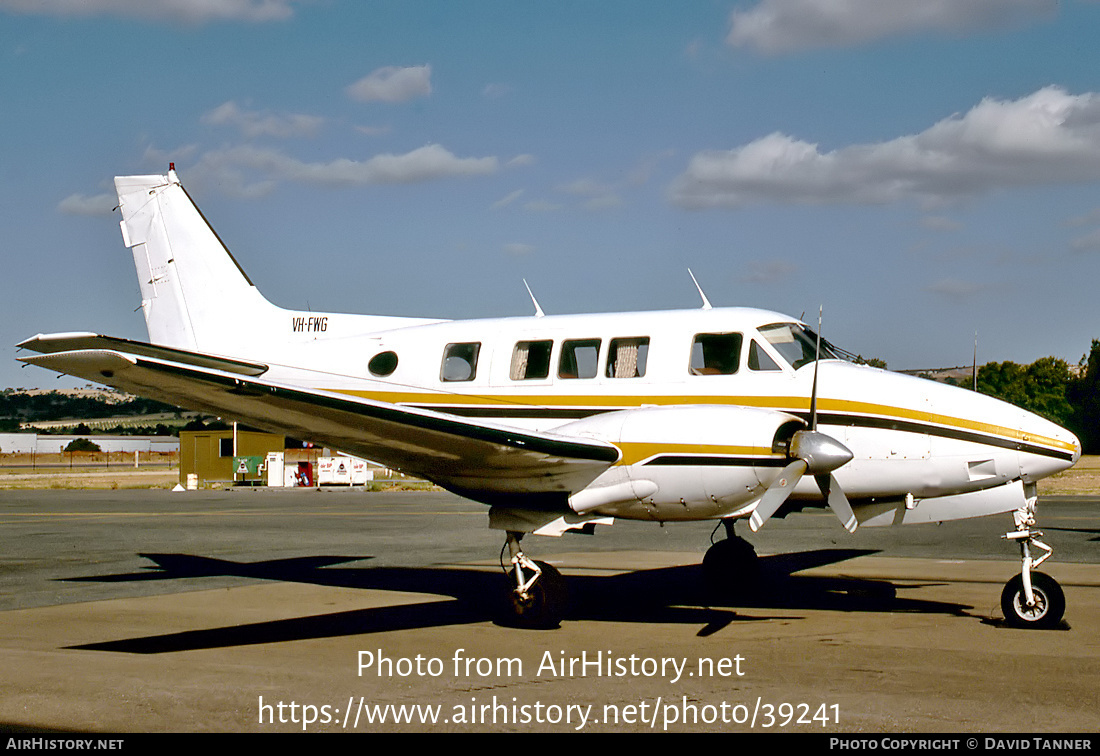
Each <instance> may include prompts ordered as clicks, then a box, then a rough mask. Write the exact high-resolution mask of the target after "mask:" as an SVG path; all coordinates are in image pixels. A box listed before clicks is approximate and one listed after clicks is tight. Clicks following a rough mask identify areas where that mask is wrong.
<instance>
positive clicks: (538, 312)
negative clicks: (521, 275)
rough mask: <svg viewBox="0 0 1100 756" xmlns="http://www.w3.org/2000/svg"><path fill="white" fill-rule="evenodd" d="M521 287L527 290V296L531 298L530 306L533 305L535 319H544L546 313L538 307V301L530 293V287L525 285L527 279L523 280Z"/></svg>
mask: <svg viewBox="0 0 1100 756" xmlns="http://www.w3.org/2000/svg"><path fill="white" fill-rule="evenodd" d="M523 285H524V287H525V288H526V289H527V296H529V297H531V304H533V305H535V317H536V318H541V317H544V316H545V315H546V313H545V312H543V311H542V308H541V307H539V301H538V300H537V299H535V295H534V293H532V291H531V287H530V286H528V285H527V279H526V278H525V279H523Z"/></svg>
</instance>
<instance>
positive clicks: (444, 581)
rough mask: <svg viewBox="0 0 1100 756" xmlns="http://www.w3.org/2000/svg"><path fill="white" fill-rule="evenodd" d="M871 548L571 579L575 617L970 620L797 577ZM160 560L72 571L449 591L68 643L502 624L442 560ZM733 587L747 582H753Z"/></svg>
mask: <svg viewBox="0 0 1100 756" xmlns="http://www.w3.org/2000/svg"><path fill="white" fill-rule="evenodd" d="M873 553H876V552H875V551H873V550H866V549H824V550H816V551H806V552H800V553H795V554H783V555H776V556H765V557H760V559H759V566H760V575H759V579H758V580H757V581H754V583H755V585H754V586H753V587H748V586H744V589H743V590H741V591H739V592H738V594H739V595H737V596H734V597H726V598H719V597H717V596H716V595H715V592H714V591H713V590H711V589H709V588H708V586H707V581H706V580H705V579H704V574H703V569H702V566H701V565H686V566H678V567H664V568H659V569H647V570H637V571H634V572H625V573H619V574H613V575H570V576H569V578H568V580H569V591H570V598H571V601H570V610H569V612H568V613H567V615H566V619H567V620H570V621H576V620H588V621H615V622H647V623H683V624H698V625H700V626H701V629H700V630H699V633H698V634H699V635H700V636H703V635H711V634H713V633H715V632H718V631H719V630H721V629H722V628H724V627H726V626H727V625H729V624H731V623H733V622H744V621H751V622H760V621H767V620H772V619H783V620H796V619H802V616H800V615H798V614H797V611H798V610H809V609H823V610H830V611H875V612H925V613H939V614H951V615H965V610H966V609H968V608H970V607H965V606H962V605H958V604H949V603H943V602H933V601H920V600H914V599H905V598H898V597H897V591H896V589H895V587H894V585H893V584H891V583H888V582H885V581H881V580H865V579H856V578H840V577H823V576H808V575H807V576H802V575H797V574H795V573H797V572H799V571H801V570H805V569H808V568H810V567H818V566H823V565H827V564H834V563H837V562H842V561H845V560H847V559H853V558H855V557H858V556H865V555H867V554H873ZM140 556H142V557H145V558H147V559H150V560H152V561H153V562H154V563H155V564H156V567H153V568H149V569H148V570H147V571H142V572H135V573H127V574H120V575H102V576H94V577H78V578H67V579H66V581H73V582H130V581H147V580H186V579H190V578H204V577H241V578H252V579H261V580H275V581H282V582H295V583H308V584H313V585H325V586H334V587H343V588H358V589H375V590H384V591H395V592H404V593H421V594H433V595H439V596H447V597H448V598H447V599H445V600H442V601H428V602H421V603H411V604H401V605H394V606H382V607H372V608H368V609H357V610H352V611H344V612H333V613H330V614H320V615H314V616H308V617H297V618H293V619H284V620H273V621H269V622H257V623H252V624H246V625H231V626H227V627H220V628H210V629H203V630H190V631H184V632H179V633H170V634H165V635H153V636H146V637H141V638H129V639H124V640H116V641H107V642H103V643H91V644H85V645H79V646H72V647H71V648H74V649H82V650H96V651H116V652H123V653H133V654H157V653H167V652H173V651H190V650H197V649H209V648H224V647H232V646H245V645H253V644H260V643H277V642H282V641H293V640H306V639H311V638H331V637H341V636H349V635H362V634H367V633H375V632H384V631H393V630H407V629H413V628H425V627H442V626H447V625H462V624H470V623H475V622H485V621H490V620H494V619H496V618H497V617H499V616H502V615H503V612H501V611H500V607H499V604H498V603H497V602H498V601H502V600H503V597H504V595H505V590H504V589H505V586H506V582H505V581H506V578H505V576H504V575H502V574H501V573H500V572H498V571H495V570H484V569H476V568H443V567H422V568H405V567H377V568H369V567H368V568H353V567H340V568H333V565H338V564H346V563H348V562H353V561H360V560H363V559H369V558H370V557H349V556H312V557H299V558H293V559H276V560H270V561H263V562H233V561H229V560H223V559H213V558H209V557H201V556H191V555H187V554H141V555H140ZM733 581H735V582H733V583H732V584H737V585H739V584H740V583H744V582H745V581H743V580H742V581H739V582H736V578H733ZM737 607H740V608H753V609H777V610H783V612H782V613H781V614H764V615H761V614H760V613H759V612H755V613H754V614H753V615H752V616H748V615H739V614H738V613H737V612H736V611H735V608H737Z"/></svg>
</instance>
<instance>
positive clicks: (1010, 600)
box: [1001, 572, 1066, 630]
mask: <svg viewBox="0 0 1100 756" xmlns="http://www.w3.org/2000/svg"><path fill="white" fill-rule="evenodd" d="M1031 592H1032V593H1033V594H1034V596H1035V606H1033V607H1029V606H1027V604H1026V602H1025V601H1024V578H1023V576H1022V575H1016V576H1014V577H1013V578H1012V579H1011V580H1009V581H1008V582H1007V583H1005V588H1004V590H1003V591H1001V611H1002V612H1004V615H1005V622H1006V623H1007V624H1008V625H1010V626H1011V627H1027V628H1036V629H1040V630H1049V629H1050V628H1053V627H1057V626H1058V624H1059V623H1060V622H1061V621H1062V615H1064V614H1065V612H1066V597H1065V594H1064V593H1062V586H1060V585H1058V581H1057V580H1055V579H1054V578H1052V577H1051V576H1050V575H1047V574H1046V573H1043V572H1033V573H1031Z"/></svg>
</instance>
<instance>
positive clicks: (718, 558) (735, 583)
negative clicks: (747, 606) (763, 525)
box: [703, 518, 760, 597]
mask: <svg viewBox="0 0 1100 756" xmlns="http://www.w3.org/2000/svg"><path fill="white" fill-rule="evenodd" d="M722 525H724V526H725V528H726V537H725V538H724V539H723V540H721V541H714V542H713V543H712V544H711V546H710V548H709V549H707V553H706V554H705V555H704V556H703V575H704V576H705V578H706V581H707V586H708V587H709V588H710V589H711V591H713V592H715V593H716V594H718V595H721V596H727V597H729V596H733V595H735V594H737V593H738V592H740V593H745V592H749V593H751V592H752V591H754V590H755V589H756V586H757V584H758V582H759V578H760V563H759V562H758V561H757V556H756V549H754V548H753V546H752V544H751V543H749V542H748V541H746V540H745V539H744V538H742V537H741V536H739V535H737V533H736V531H735V530H734V520H733V519H731V518H730V519H725V520H722ZM714 530H715V532H717V530H718V528H717V527H716V528H715V529H714ZM713 537H714V536H713V534H711V538H712V539H713Z"/></svg>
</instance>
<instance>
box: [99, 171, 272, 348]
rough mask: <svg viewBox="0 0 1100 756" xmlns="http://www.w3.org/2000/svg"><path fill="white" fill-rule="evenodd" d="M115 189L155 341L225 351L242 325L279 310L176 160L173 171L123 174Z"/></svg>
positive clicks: (177, 345)
mask: <svg viewBox="0 0 1100 756" xmlns="http://www.w3.org/2000/svg"><path fill="white" fill-rule="evenodd" d="M115 189H116V190H117V191H118V199H119V207H120V209H121V211H122V222H121V224H120V225H121V227H122V238H123V242H124V243H125V244H126V246H127V247H129V248H130V250H131V251H132V252H133V255H134V265H135V267H136V269H137V275H138V283H139V285H140V286H141V308H142V310H143V312H144V314H145V324H146V326H147V328H148V329H149V341H150V342H152V343H154V344H161V345H165V346H170V347H175V348H178V349H187V350H193V351H206V352H223V351H225V350H226V349H227V348H231V346H232V344H233V338H234V334H233V333H232V330H233V329H234V327H235V326H240V325H243V324H245V323H248V322H253V323H255V322H261V321H260V318H262V317H263V316H264V315H265V314H268V313H271V312H273V311H277V310H278V308H276V307H275V306H274V305H272V304H271V303H270V302H268V301H267V300H266V299H264V298H263V296H262V295H261V294H260V292H259V291H258V290H257V289H256V287H255V285H254V284H253V283H252V281H251V280H250V279H249V278H248V276H247V275H246V274H245V272H244V270H243V269H242V268H241V266H240V265H239V264H238V263H237V261H236V260H235V259H234V258H233V255H232V254H230V252H229V250H228V249H227V248H226V247H225V245H224V244H223V243H222V240H221V239H220V238H219V237H218V235H217V233H215V232H214V229H213V228H212V227H211V226H210V224H209V223H208V222H207V220H206V218H205V217H204V216H203V214H202V212H201V211H200V210H199V209H198V207H197V206H196V205H195V203H194V202H193V201H192V199H191V197H190V196H189V195H188V194H187V192H186V191H185V190H184V188H183V186H182V185H181V184H180V181H179V179H178V178H177V176H176V172H175V169H174V167H173V168H170V169H169V171H168V174H167V175H153V176H118V177H116V178H115ZM238 337H239V336H238Z"/></svg>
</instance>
